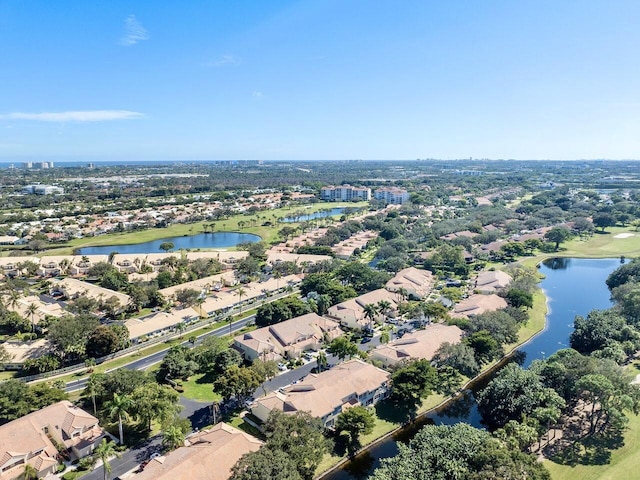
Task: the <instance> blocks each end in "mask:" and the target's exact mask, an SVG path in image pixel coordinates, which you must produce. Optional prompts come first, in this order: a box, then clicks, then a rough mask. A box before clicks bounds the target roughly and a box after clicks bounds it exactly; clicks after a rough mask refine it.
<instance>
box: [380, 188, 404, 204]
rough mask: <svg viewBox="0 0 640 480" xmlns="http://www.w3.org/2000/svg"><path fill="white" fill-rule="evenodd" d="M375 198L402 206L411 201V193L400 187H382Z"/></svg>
mask: <svg viewBox="0 0 640 480" xmlns="http://www.w3.org/2000/svg"><path fill="white" fill-rule="evenodd" d="M373 196H374V198H375V199H376V200H380V201H383V202H386V203H395V204H402V203H404V202H406V201H407V200H409V192H407V191H406V190H404V189H402V188H398V187H382V188H379V189H377V190H376V191H375V192H374V193H373Z"/></svg>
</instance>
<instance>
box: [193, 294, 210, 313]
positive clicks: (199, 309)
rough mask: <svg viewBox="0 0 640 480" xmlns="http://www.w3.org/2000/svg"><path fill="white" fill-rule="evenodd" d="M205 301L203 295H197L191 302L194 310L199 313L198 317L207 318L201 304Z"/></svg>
mask: <svg viewBox="0 0 640 480" xmlns="http://www.w3.org/2000/svg"><path fill="white" fill-rule="evenodd" d="M204 302H205V299H204V297H203V296H199V297H198V298H196V301H195V302H193V304H194V305H195V307H196V308H195V310H196V311H197V312H198V313H199V314H200V318H207V315H206V313H205V312H203V311H202V304H203V303H204Z"/></svg>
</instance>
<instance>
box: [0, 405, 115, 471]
mask: <svg viewBox="0 0 640 480" xmlns="http://www.w3.org/2000/svg"><path fill="white" fill-rule="evenodd" d="M104 436H105V432H104V430H103V429H102V428H101V427H100V426H99V425H98V419H97V418H96V417H94V416H93V415H91V414H89V413H87V412H85V411H84V410H82V409H81V408H78V407H76V406H74V405H73V404H72V403H71V402H69V401H67V400H63V401H61V402H58V403H54V404H53V405H49V406H48V407H44V408H42V409H40V410H38V411H36V412H32V413H30V414H28V415H25V416H24V417H21V418H18V419H16V420H13V421H12V422H9V423H5V424H4V425H1V426H0V480H13V479H15V478H18V477H19V476H20V475H21V474H22V473H23V471H24V467H25V464H29V465H31V466H32V467H34V468H35V469H36V470H37V472H38V477H40V478H42V477H44V476H46V475H48V474H50V473H53V472H54V471H55V470H56V468H57V466H58V463H59V460H58V459H59V458H60V455H62V454H63V453H64V454H66V455H68V456H69V457H70V458H71V460H77V459H80V458H83V457H86V456H87V455H89V454H91V453H92V452H93V450H94V448H95V447H96V445H97V444H98V443H99V442H100V441H101V440H102V438H103V437H104Z"/></svg>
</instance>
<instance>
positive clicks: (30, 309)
mask: <svg viewBox="0 0 640 480" xmlns="http://www.w3.org/2000/svg"><path fill="white" fill-rule="evenodd" d="M25 313H26V314H27V315H29V316H30V317H31V332H35V331H36V322H35V321H34V318H33V317H35V315H36V313H38V306H37V305H36V304H35V303H30V304H29V305H27V309H26V310H25Z"/></svg>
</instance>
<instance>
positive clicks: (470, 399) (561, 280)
mask: <svg viewBox="0 0 640 480" xmlns="http://www.w3.org/2000/svg"><path fill="white" fill-rule="evenodd" d="M618 266H620V260H619V259H611V258H607V259H597V260H596V259H573V258H554V259H549V260H546V261H545V262H544V263H543V264H542V265H541V266H540V272H541V273H542V274H543V275H545V279H544V280H543V281H542V283H541V284H540V286H541V288H542V289H543V290H544V292H545V294H546V296H547V300H548V304H549V312H548V314H547V326H546V328H545V330H544V331H543V332H541V333H540V334H539V335H538V336H536V337H535V338H534V339H532V340H531V341H530V342H528V343H527V344H525V345H523V346H522V347H521V348H520V349H518V351H517V352H516V353H515V354H514V355H513V357H511V358H510V359H507V360H505V361H504V362H503V364H504V365H506V364H507V363H508V362H509V361H513V360H514V359H517V360H518V361H519V362H522V364H523V366H528V365H530V364H531V362H532V361H533V360H535V359H544V358H546V357H548V356H549V355H551V354H553V353H555V352H556V351H557V350H560V349H563V348H567V347H568V346H569V335H570V334H571V332H572V331H573V320H574V318H575V317H576V315H582V316H586V315H587V314H588V313H589V312H590V311H591V310H594V309H606V308H609V307H610V306H611V300H610V297H609V290H608V289H607V286H606V284H605V280H606V279H607V277H608V276H609V274H610V273H611V272H612V271H613V270H615V269H616V268H617V267H618ZM497 370H499V368H498V369H496V371H497ZM493 375H495V371H494V372H492V373H491V374H489V375H486V376H485V377H484V378H480V379H479V380H478V381H476V382H474V384H473V385H472V386H471V388H470V390H469V391H468V392H466V393H465V394H464V395H462V396H460V397H459V398H457V399H455V400H454V401H452V402H450V403H449V404H448V405H446V406H445V407H443V408H442V409H440V410H439V411H438V412H435V413H432V414H431V415H429V416H426V417H423V418H421V419H419V420H418V421H417V422H415V424H414V425H411V426H410V427H408V428H405V429H403V430H402V431H399V432H397V433H396V434H394V435H393V437H392V438H390V439H388V440H385V441H383V442H380V443H379V444H377V445H375V446H373V447H372V448H370V449H369V450H367V451H365V452H363V453H361V454H360V455H358V457H356V458H355V459H354V460H353V461H351V462H347V463H346V464H345V465H344V466H343V467H342V468H340V469H338V470H335V471H334V472H332V473H330V474H329V475H326V476H324V477H323V479H324V480H351V479H364V478H367V477H368V476H369V475H370V474H371V473H372V472H373V470H375V469H376V468H377V467H378V466H379V465H380V459H381V458H387V457H392V456H394V455H396V454H397V453H398V445H397V442H406V441H408V440H410V439H411V438H412V437H413V435H415V433H417V431H418V430H419V429H420V428H421V427H422V426H424V425H426V424H434V423H435V424H437V425H443V424H445V425H452V424H454V423H458V422H465V423H469V424H471V425H473V426H475V427H480V428H482V426H483V425H482V422H481V417H480V413H479V412H478V409H477V408H476V403H475V398H474V395H473V392H474V391H479V390H481V389H482V388H484V387H485V386H486V384H487V383H488V382H489V381H490V380H491V378H492V377H493Z"/></svg>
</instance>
